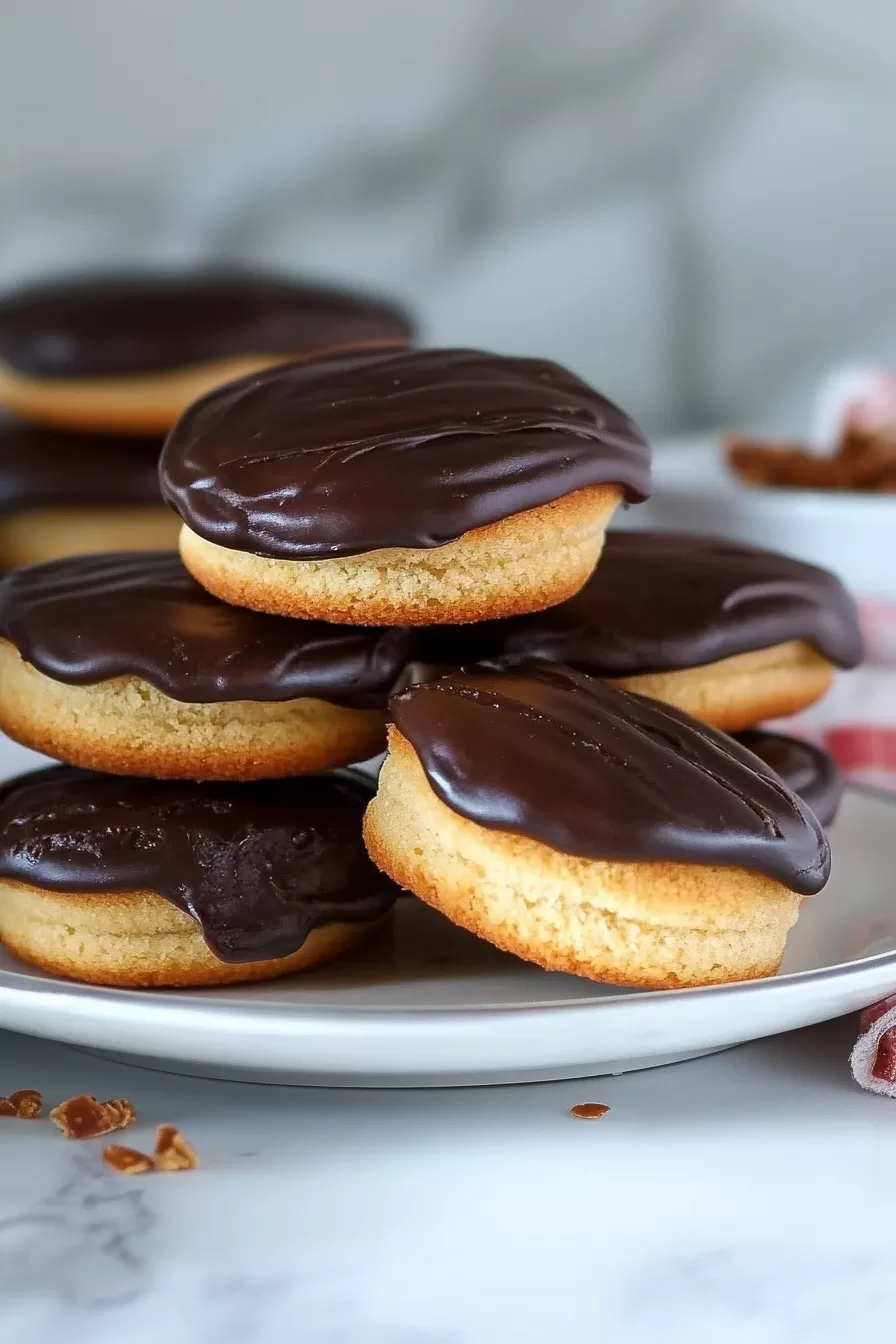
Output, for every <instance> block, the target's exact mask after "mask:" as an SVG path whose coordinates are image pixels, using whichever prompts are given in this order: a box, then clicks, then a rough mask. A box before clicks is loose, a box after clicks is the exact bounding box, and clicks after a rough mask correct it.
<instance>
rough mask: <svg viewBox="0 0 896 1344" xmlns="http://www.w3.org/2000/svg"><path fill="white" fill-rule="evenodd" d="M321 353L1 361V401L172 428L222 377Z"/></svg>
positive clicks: (78, 425)
mask: <svg viewBox="0 0 896 1344" xmlns="http://www.w3.org/2000/svg"><path fill="white" fill-rule="evenodd" d="M401 344H403V342H400V341H394V340H372V341H352V342H349V343H347V344H342V345H331V346H328V347H326V349H327V352H328V353H329V354H331V355H332V354H339V353H341V352H342V351H345V350H352V351H355V350H357V351H358V353H359V354H362V353H363V352H364V351H365V350H379V349H385V348H390V347H392V346H395V345H399V346H400V345H401ZM315 357H317V358H322V357H323V356H322V352H321V351H317V352H309V351H307V350H301V351H296V352H295V353H294V354H288V353H285V352H281V353H280V354H251V353H247V354H244V355H234V356H232V357H231V358H229V359H218V360H212V361H210V362H208V363H205V364H194V365H191V366H190V367H189V368H186V369H166V370H165V371H163V372H157V373H141V374H127V375H122V376H119V377H114V378H29V377H28V375H27V374H23V373H18V372H17V371H16V370H15V369H13V368H10V367H9V365H7V364H3V363H0V406H3V407H5V408H6V410H8V411H11V412H12V413H13V414H14V415H20V416H21V417H22V419H23V420H30V421H33V422H34V423H35V424H38V425H52V426H53V427H54V428H56V429H69V430H78V431H87V432H89V433H94V434H167V433H168V430H169V429H170V428H171V426H172V425H173V424H174V422H175V420H177V418H178V416H179V415H180V414H181V413H182V412H183V411H185V410H186V409H187V407H188V406H189V405H191V403H192V402H194V401H197V400H198V399H199V398H200V397H204V396H205V394H206V392H211V390H212V389H213V388H215V387H220V386H221V384H222V383H229V382H232V381H233V379H235V378H243V377H245V376H246V375H247V374H250V373H257V372H258V371H259V370H260V369H268V368H270V367H271V365H273V364H286V363H288V362H290V361H291V360H292V359H299V358H308V359H311V358H315Z"/></svg>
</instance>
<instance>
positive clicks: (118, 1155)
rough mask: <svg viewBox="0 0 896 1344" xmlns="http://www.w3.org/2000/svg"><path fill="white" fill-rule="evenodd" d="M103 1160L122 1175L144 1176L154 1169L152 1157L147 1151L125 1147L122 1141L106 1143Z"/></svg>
mask: <svg viewBox="0 0 896 1344" xmlns="http://www.w3.org/2000/svg"><path fill="white" fill-rule="evenodd" d="M103 1161H104V1162H105V1164H106V1166H107V1167H111V1168H112V1170H113V1171H118V1172H120V1173H121V1175H122V1176H143V1175H144V1174H145V1173H146V1172H147V1171H152V1169H153V1161H152V1158H151V1157H147V1155H146V1153H138V1152H137V1149H136V1148H124V1147H122V1145H121V1144H120V1143H110V1144H107V1145H106V1147H105V1148H104V1149H103Z"/></svg>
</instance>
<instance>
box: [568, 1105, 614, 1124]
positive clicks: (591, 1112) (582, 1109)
mask: <svg viewBox="0 0 896 1344" xmlns="http://www.w3.org/2000/svg"><path fill="white" fill-rule="evenodd" d="M609 1109H610V1108H609V1106H602V1105H601V1103H600V1102H599V1101H582V1102H580V1103H579V1105H578V1106H573V1107H572V1109H571V1110H570V1112H569V1113H570V1115H574V1116H575V1117H576V1119H577V1120H600V1119H601V1117H602V1116H605V1115H606V1113H607V1111H608V1110H609Z"/></svg>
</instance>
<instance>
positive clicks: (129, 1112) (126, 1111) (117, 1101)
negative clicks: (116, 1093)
mask: <svg viewBox="0 0 896 1344" xmlns="http://www.w3.org/2000/svg"><path fill="white" fill-rule="evenodd" d="M103 1105H104V1106H105V1107H106V1110H107V1111H108V1112H109V1113H110V1114H111V1115H112V1117H113V1118H114V1119H116V1120H117V1122H118V1123H117V1124H116V1125H115V1128H116V1129H127V1127H128V1125H132V1124H133V1123H134V1121H135V1120H136V1119H137V1112H136V1110H135V1109H134V1103H133V1102H132V1101H128V1099H127V1097H113V1099H112V1100H111V1101H104V1102H103Z"/></svg>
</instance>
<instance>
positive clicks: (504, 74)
mask: <svg viewBox="0 0 896 1344" xmlns="http://www.w3.org/2000/svg"><path fill="white" fill-rule="evenodd" d="M894 73H896V6H894V5H893V4H892V0H853V3H851V4H849V5H844V4H842V3H840V0H550V3H548V0H454V3H452V4H451V5H445V4H443V3H441V0H376V3H370V0H328V3H327V4H326V5H320V4H318V3H311V0H253V3H252V4H251V5H249V4H245V3H240V0H154V3H153V4H152V5H138V4H136V3H130V2H128V3H122V0H79V3H78V4H76V5H74V4H70V3H68V0H5V3H4V4H3V6H2V7H0V126H2V128H3V134H2V136H0V282H8V281H10V280H15V279H18V278H19V277H21V276H23V275H26V274H29V273H33V272H36V271H41V270H43V269H45V268H46V267H48V266H58V265H61V264H64V265H69V264H72V263H80V262H82V261H87V262H91V263H97V262H103V263H105V262H115V261H121V260H126V259H132V258H134V257H148V258H156V259H169V258H185V259H192V258H194V257H197V256H206V255H211V256H225V257H226V256H232V255H239V256H242V257H248V258H251V259H253V260H257V261H260V262H264V263H267V264H274V265H282V266H288V267H303V268H306V269H309V270H312V271H318V272H322V273H329V274H333V275H336V276H340V277H343V278H353V279H358V280H363V281H366V282H369V283H371V284H375V285H378V286H382V287H384V288H386V289H393V290H395V291H397V292H398V293H399V294H401V295H404V296H405V297H406V298H407V299H408V300H409V301H410V302H412V303H414V304H415V305H416V306H417V307H418V309H419V311H420V312H421V313H422V315H423V317H424V319H425V323H426V331H427V335H428V336H429V337H430V338H432V339H434V340H438V341H447V342H460V341H463V342H471V343H473V342H477V343H483V344H488V345H492V346H494V347H496V348H500V349H504V350H507V351H518V350H519V351H523V350H524V351H543V352H545V353H548V354H551V355H553V356H555V357H557V358H559V359H561V360H565V361H567V362H569V363H571V364H573V365H574V366H575V367H576V368H577V369H579V370H580V371H582V372H584V373H585V374H586V375H588V376H590V377H592V378H593V379H594V380H595V381H597V382H598V383H599V384H600V385H601V386H602V387H604V388H605V389H606V390H607V391H608V392H610V393H611V394H613V395H615V396H616V397H617V398H618V399H620V400H621V401H623V402H624V403H625V404H626V405H627V406H630V407H631V408H632V409H633V410H634V411H636V412H637V414H638V415H639V416H640V417H641V418H642V420H643V421H644V423H645V425H646V426H647V427H648V428H650V429H651V430H653V431H658V430H669V429H681V428H690V427H693V426H697V425H706V424H717V423H719V422H721V421H726V422H732V421H747V420H750V421H755V420H757V419H759V420H764V421H766V422H768V423H774V424H777V425H779V426H780V425H793V424H797V423H799V422H800V421H803V422H804V421H805V417H806V413H807V402H808V395H809V389H810V388H811V387H812V386H813V385H814V383H815V381H816V379H817V378H818V376H819V375H820V374H821V373H822V372H823V370H824V369H826V368H827V367H828V366H829V365H830V364H831V363H832V362H834V361H836V360H837V359H839V358H840V357H842V356H843V355H846V354H848V355H861V354H866V355H871V356H875V357H879V358H885V359H891V360H892V361H893V362H896V246H894V242H893V240H894V237H896V177H894V175H893V171H892V167H893V163H894V149H896V81H894Z"/></svg>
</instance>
